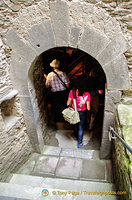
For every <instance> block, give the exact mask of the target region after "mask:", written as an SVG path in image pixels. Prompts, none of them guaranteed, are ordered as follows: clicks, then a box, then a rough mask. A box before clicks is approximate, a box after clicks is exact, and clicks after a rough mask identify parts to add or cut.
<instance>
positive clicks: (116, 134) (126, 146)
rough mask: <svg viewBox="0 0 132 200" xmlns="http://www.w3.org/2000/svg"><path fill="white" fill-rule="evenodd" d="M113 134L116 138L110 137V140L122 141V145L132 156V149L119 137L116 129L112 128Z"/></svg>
mask: <svg viewBox="0 0 132 200" xmlns="http://www.w3.org/2000/svg"><path fill="white" fill-rule="evenodd" d="M111 132H112V133H114V135H115V136H116V137H112V135H109V139H110V140H111V139H115V138H118V139H119V140H120V141H121V143H122V144H123V145H124V147H125V148H126V149H127V150H128V151H129V152H130V153H131V154H132V148H131V147H130V146H129V145H128V144H127V143H126V142H125V141H124V140H123V139H122V138H121V137H120V136H119V135H118V133H117V132H116V131H115V130H114V128H113V127H111V126H110V134H111Z"/></svg>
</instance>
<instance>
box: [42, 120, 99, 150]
mask: <svg viewBox="0 0 132 200" xmlns="http://www.w3.org/2000/svg"><path fill="white" fill-rule="evenodd" d="M101 130H102V129H101V127H100V126H97V127H95V128H94V129H93V130H92V131H89V130H88V126H85V129H84V135H83V142H84V146H83V147H82V149H93V150H99V148H100V142H101ZM48 131H49V132H50V133H49V135H50V136H51V137H50V139H47V140H45V141H46V142H45V144H46V145H49V146H58V147H62V148H72V149H73V148H74V149H77V141H75V140H73V127H72V125H69V124H67V123H57V130H53V129H49V130H48Z"/></svg>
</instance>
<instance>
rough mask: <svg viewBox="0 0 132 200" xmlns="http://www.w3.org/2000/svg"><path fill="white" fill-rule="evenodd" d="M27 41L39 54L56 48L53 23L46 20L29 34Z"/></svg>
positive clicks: (34, 27)
mask: <svg viewBox="0 0 132 200" xmlns="http://www.w3.org/2000/svg"><path fill="white" fill-rule="evenodd" d="M27 39H28V40H29V42H30V43H31V45H32V46H33V47H34V48H35V50H36V51H37V52H38V53H39V54H41V53H43V52H44V51H46V50H48V49H51V48H53V47H55V40H54V35H53V30H52V27H51V21H50V20H45V21H43V22H42V23H41V24H39V25H35V26H33V27H32V28H31V29H30V30H29V31H28V33H27Z"/></svg>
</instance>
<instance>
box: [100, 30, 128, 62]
mask: <svg viewBox="0 0 132 200" xmlns="http://www.w3.org/2000/svg"><path fill="white" fill-rule="evenodd" d="M129 48H130V46H129V44H128V42H127V40H126V39H125V38H124V36H123V34H122V33H119V34H118V35H116V37H115V38H113V40H112V41H111V42H110V43H109V44H108V45H107V46H106V47H105V49H103V51H102V52H99V54H98V55H97V56H96V59H97V60H98V61H99V63H100V64H101V65H102V66H104V65H106V64H107V63H110V62H111V61H113V60H115V59H116V57H117V56H119V55H121V54H123V53H125V52H126V51H127V50H128V49H129Z"/></svg>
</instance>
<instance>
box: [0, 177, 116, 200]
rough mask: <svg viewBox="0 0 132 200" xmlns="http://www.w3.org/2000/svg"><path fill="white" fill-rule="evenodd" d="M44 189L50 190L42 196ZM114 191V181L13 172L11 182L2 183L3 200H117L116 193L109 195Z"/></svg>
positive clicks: (0, 192)
mask: <svg viewBox="0 0 132 200" xmlns="http://www.w3.org/2000/svg"><path fill="white" fill-rule="evenodd" d="M43 189H46V190H48V192H49V195H48V196H47V197H44V196H42V190H43ZM112 191H115V188H114V185H113V184H112V183H100V182H88V181H78V180H66V179H54V178H43V177H37V176H29V175H20V174H13V177H12V179H11V180H10V183H0V195H1V196H2V197H3V199H2V200H4V197H12V198H17V199H35V200H41V199H46V200H52V199H54V200H59V199H67V200H74V199H75V200H80V199H81V200H83V199H84V200H86V199H88V200H96V199H97V200H107V199H108V200H116V196H115V195H108V192H112ZM88 192H93V193H92V194H90V193H88ZM97 192H98V195H97ZM101 192H104V194H105V195H101Z"/></svg>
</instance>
